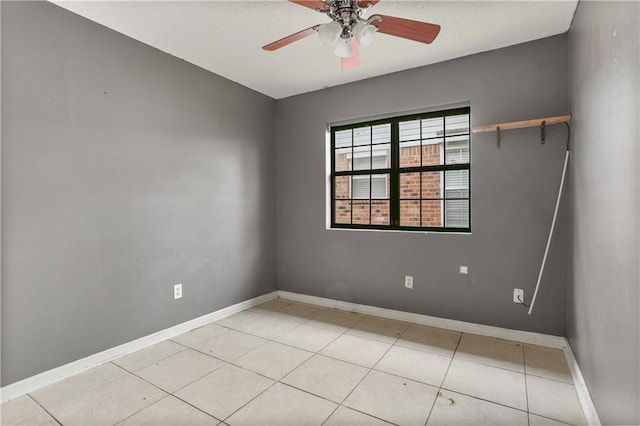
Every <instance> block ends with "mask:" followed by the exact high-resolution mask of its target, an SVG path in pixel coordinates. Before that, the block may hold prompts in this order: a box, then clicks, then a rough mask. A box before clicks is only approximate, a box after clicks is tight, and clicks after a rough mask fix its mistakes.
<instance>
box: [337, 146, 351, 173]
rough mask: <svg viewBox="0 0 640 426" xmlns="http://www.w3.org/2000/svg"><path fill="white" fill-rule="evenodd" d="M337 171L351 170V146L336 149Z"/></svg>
mask: <svg viewBox="0 0 640 426" xmlns="http://www.w3.org/2000/svg"><path fill="white" fill-rule="evenodd" d="M335 161H336V164H335V168H336V169H335V171H336V172H342V171H345V170H351V148H340V149H336V159H335Z"/></svg>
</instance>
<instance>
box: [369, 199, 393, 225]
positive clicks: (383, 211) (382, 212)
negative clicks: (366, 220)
mask: <svg viewBox="0 0 640 426" xmlns="http://www.w3.org/2000/svg"><path fill="white" fill-rule="evenodd" d="M371 203H372V204H371V224H372V225H389V223H390V222H389V217H390V215H389V201H388V200H386V201H382V200H376V201H372V202H371Z"/></svg>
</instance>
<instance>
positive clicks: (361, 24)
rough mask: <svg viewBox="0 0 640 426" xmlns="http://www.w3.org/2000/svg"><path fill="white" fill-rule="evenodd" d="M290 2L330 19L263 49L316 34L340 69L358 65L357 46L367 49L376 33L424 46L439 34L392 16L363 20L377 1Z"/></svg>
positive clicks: (435, 29)
mask: <svg viewBox="0 0 640 426" xmlns="http://www.w3.org/2000/svg"><path fill="white" fill-rule="evenodd" d="M289 1H290V2H291V3H295V4H298V5H300V6H304V7H308V8H309V9H313V10H316V11H318V12H321V13H324V14H326V15H327V16H328V17H329V18H331V22H330V23H327V24H318V25H314V26H313V27H310V28H307V29H305V30H302V31H298V32H297V33H294V34H291V35H288V36H286V37H284V38H281V39H280V40H277V41H274V42H273V43H269V44H267V45H266V46H263V47H262V48H263V49H264V50H268V51H274V50H277V49H280V48H281V47H284V46H287V45H289V44H291V43H293V42H294V41H298V40H300V39H303V38H305V37H308V36H310V35H312V34H315V33H318V36H319V38H320V40H321V41H322V42H323V43H324V44H326V45H327V46H330V47H332V48H333V49H334V53H335V54H336V55H337V56H339V57H341V58H342V69H349V68H354V67H356V66H358V64H359V62H360V55H359V52H358V46H359V45H360V46H362V47H367V46H368V45H370V44H371V42H372V41H373V38H374V35H375V33H376V32H378V31H379V32H381V33H383V34H389V35H392V36H396V37H401V38H406V39H409V40H414V41H418V42H420V43H427V44H429V43H431V42H432V41H433V40H435V38H436V37H437V35H438V33H439V32H440V25H436V24H429V23H427V22H420V21H413V20H411V19H404V18H397V17H395V16H386V15H371V16H370V17H369V18H365V17H364V15H365V13H366V12H367V11H368V10H369V9H370V8H371V7H372V6H375V5H376V4H377V3H379V2H380V0H289Z"/></svg>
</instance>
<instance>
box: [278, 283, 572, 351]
mask: <svg viewBox="0 0 640 426" xmlns="http://www.w3.org/2000/svg"><path fill="white" fill-rule="evenodd" d="M278 297H281V298H283V299H289V300H294V301H297V302H303V303H311V304H314V305H320V306H325V307H328V308H336V309H342V310H345V311H351V312H358V313H362V314H367V315H375V316H378V317H383V318H390V319H394V320H399V321H407V322H412V323H415V324H421V325H428V326H431V327H438V328H444V329H447V330H454V331H460V332H463V333H473V334H479V335H482V336H489V337H497V338H500V339H507V340H514V341H517V342H523V343H529V344H532V345H540V346H546V347H550V348H554V349H564V348H565V346H566V344H567V342H566V339H565V338H564V337H560V336H552V335H549V334H541V333H533V332H530V331H521V330H511V329H508V328H501V327H494V326H491V325H482V324H474V323H470V322H465V321H457V320H452V319H446V318H438V317H432V316H429V315H422V314H414V313H411V312H402V311H395V310H392V309H385V308H378V307H376V306H368V305H360V304H358V303H350V302H342V301H339V300H334V299H326V298H324V297H317V296H307V295H305V294H299V293H292V292H289V291H284V290H278Z"/></svg>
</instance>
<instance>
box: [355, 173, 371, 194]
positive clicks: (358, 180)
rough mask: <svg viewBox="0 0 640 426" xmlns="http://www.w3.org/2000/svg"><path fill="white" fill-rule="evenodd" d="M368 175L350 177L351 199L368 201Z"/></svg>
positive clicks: (369, 184) (369, 185)
mask: <svg viewBox="0 0 640 426" xmlns="http://www.w3.org/2000/svg"><path fill="white" fill-rule="evenodd" d="M370 178H371V177H370V176H369V175H361V176H351V198H353V199H369V198H371V197H370V190H371V183H370Z"/></svg>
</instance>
